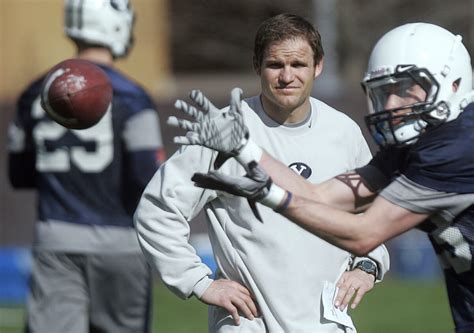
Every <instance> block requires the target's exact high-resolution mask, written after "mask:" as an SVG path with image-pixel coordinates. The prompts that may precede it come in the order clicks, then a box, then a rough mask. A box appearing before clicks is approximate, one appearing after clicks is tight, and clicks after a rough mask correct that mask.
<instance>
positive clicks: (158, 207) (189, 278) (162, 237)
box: [134, 146, 216, 298]
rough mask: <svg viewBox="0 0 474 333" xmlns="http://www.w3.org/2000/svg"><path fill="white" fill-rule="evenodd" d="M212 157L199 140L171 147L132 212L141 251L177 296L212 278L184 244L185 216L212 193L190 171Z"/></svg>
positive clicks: (194, 290)
mask: <svg viewBox="0 0 474 333" xmlns="http://www.w3.org/2000/svg"><path fill="white" fill-rule="evenodd" d="M213 159H214V153H213V152H212V151H211V150H209V149H206V148H202V147H199V146H189V147H185V148H182V149H181V150H179V151H178V152H176V153H175V154H174V155H173V156H172V157H171V158H170V159H169V160H168V161H166V162H165V163H164V164H163V165H162V166H161V167H160V169H159V170H158V171H157V172H156V173H155V175H154V176H153V178H152V179H151V181H150V182H149V183H148V185H147V186H146V188H145V190H144V192H143V194H142V197H141V199H140V202H139V204H138V206H137V209H136V211H135V215H134V222H135V226H136V230H137V234H138V240H139V243H140V246H141V248H142V251H143V253H144V254H145V257H146V258H147V260H148V262H149V263H150V264H151V266H152V267H153V269H155V270H156V271H157V273H158V275H159V277H160V278H161V280H162V281H163V282H164V283H165V284H166V285H167V286H168V288H169V289H170V290H171V291H172V292H174V293H175V294H176V295H178V296H179V297H181V298H188V297H190V296H192V294H193V293H194V294H195V295H196V296H198V297H200V296H201V295H202V293H204V291H205V290H206V289H207V287H209V285H210V284H211V283H212V279H211V278H210V275H211V274H212V272H211V270H210V268H209V267H208V266H206V265H205V264H204V263H203V262H202V261H201V259H200V258H199V256H198V255H197V254H196V251H195V249H194V248H193V247H192V246H191V245H190V244H189V237H190V226H189V221H190V220H192V219H193V218H194V217H195V216H196V215H197V214H198V213H199V211H201V210H202V208H203V207H204V205H205V204H206V203H207V202H209V201H211V200H212V199H214V198H215V197H216V193H215V192H214V191H211V190H204V189H201V188H198V187H195V186H194V184H193V182H192V181H191V177H192V175H193V174H194V173H195V172H208V170H209V168H210V166H211V165H212V164H211V163H212V161H213Z"/></svg>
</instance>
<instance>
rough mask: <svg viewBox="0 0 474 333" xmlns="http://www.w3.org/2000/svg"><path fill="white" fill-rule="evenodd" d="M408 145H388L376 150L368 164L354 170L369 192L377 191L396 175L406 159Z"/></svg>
mask: <svg viewBox="0 0 474 333" xmlns="http://www.w3.org/2000/svg"><path fill="white" fill-rule="evenodd" d="M407 152H408V147H388V148H385V149H382V150H380V151H378V152H377V153H376V154H375V156H374V157H373V158H372V160H371V161H370V162H369V164H367V165H365V166H363V167H361V168H357V169H356V170H355V171H356V172H357V173H358V174H359V175H360V176H361V179H362V182H363V184H364V185H365V186H366V187H367V188H368V189H369V190H370V191H371V192H374V193H376V192H379V191H380V190H382V189H383V188H384V187H386V186H387V185H388V184H390V182H391V181H392V179H393V178H394V177H396V176H397V175H398V174H399V172H400V170H401V169H403V165H404V163H405V160H406V155H407Z"/></svg>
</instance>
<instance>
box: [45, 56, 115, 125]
mask: <svg viewBox="0 0 474 333" xmlns="http://www.w3.org/2000/svg"><path fill="white" fill-rule="evenodd" d="M111 101H112V86H111V84H110V81H109V78H108V77H107V74H106V73H105V72H104V71H103V70H102V68H100V67H99V66H97V65H95V64H94V63H92V62H90V61H86V60H82V59H68V60H64V61H62V62H60V63H59V64H57V65H56V66H54V67H53V68H51V70H50V71H49V72H48V74H47V75H46V77H45V79H44V81H43V86H42V91H41V106H42V107H43V109H44V110H45V111H46V113H47V114H48V115H49V116H50V117H51V118H52V119H53V120H54V121H56V122H57V123H59V124H61V125H63V126H64V127H67V128H71V129H86V128H89V127H91V126H93V125H95V124H97V123H98V122H99V120H100V119H101V118H102V116H103V115H104V114H105V113H106V112H107V110H108V108H109V105H110V103H111Z"/></svg>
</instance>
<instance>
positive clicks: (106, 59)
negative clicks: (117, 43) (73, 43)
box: [77, 47, 114, 66]
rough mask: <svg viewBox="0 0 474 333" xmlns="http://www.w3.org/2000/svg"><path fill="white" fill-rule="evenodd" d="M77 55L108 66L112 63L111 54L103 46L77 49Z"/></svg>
mask: <svg viewBox="0 0 474 333" xmlns="http://www.w3.org/2000/svg"><path fill="white" fill-rule="evenodd" d="M77 57H78V58H80V59H84V60H89V61H92V62H94V63H97V64H103V65H108V66H112V65H113V63H114V58H113V56H112V54H111V53H110V51H109V50H108V49H106V48H104V47H88V48H82V49H79V51H78V52H77Z"/></svg>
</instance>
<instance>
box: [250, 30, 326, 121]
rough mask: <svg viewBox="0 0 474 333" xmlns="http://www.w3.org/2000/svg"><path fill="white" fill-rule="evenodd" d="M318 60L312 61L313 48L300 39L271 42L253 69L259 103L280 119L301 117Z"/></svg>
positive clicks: (319, 66) (317, 71) (306, 107)
mask: <svg viewBox="0 0 474 333" xmlns="http://www.w3.org/2000/svg"><path fill="white" fill-rule="evenodd" d="M321 70H322V61H321V62H320V63H319V64H317V65H316V64H315V63H314V59H313V50H312V49H311V46H310V45H309V43H308V42H307V41H306V40H305V39H303V38H295V39H288V40H284V41H281V42H276V43H272V44H270V45H269V47H268V48H267V49H266V51H265V53H264V55H263V59H262V64H261V66H260V68H258V69H257V73H258V74H259V75H260V81H261V86H262V95H261V98H262V104H263V107H264V110H265V112H266V113H267V114H269V115H270V116H271V117H272V118H274V119H275V120H277V121H280V122H282V123H283V122H298V121H302V120H304V119H305V118H306V117H307V115H308V113H309V111H310V102H309V96H310V94H311V90H312V87H313V81H314V79H315V78H316V77H317V76H318V75H319V74H320V73H321Z"/></svg>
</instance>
